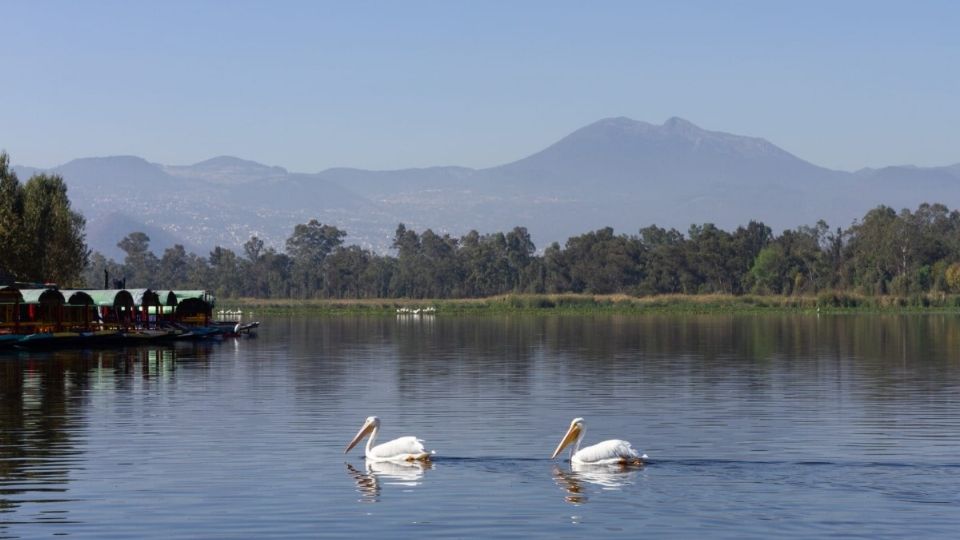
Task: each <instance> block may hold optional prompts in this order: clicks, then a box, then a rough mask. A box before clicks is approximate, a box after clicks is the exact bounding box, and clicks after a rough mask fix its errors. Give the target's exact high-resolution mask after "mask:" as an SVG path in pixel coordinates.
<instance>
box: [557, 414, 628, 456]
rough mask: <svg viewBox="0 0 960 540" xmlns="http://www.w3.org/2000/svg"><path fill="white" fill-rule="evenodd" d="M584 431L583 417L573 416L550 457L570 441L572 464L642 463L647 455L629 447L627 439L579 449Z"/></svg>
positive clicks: (612, 440)
mask: <svg viewBox="0 0 960 540" xmlns="http://www.w3.org/2000/svg"><path fill="white" fill-rule="evenodd" d="M584 433H586V428H585V427H584V423H583V418H574V419H573V421H572V422H570V428H569V429H567V433H566V435H564V436H563V439H561V440H560V444H558V445H557V449H556V450H554V451H553V455H552V456H550V459H553V458H555V457H557V454H559V453H560V452H562V451H563V449H564V448H566V447H567V445H569V444H570V443H572V442H576V444H575V445H573V448H571V449H570V463H571V464H572V465H643V460H644V459H646V457H647V455H646V454H644V455H642V456H641V455H640V454H639V453H638V452H637V451H636V450H634V449H633V448H631V447H630V443H629V442H627V441H621V440H620V439H610V440H609V441H603V442H600V443H597V444H595V445H593V446H588V447H586V448H584V449H582V450H581V449H580V441H581V440H582V439H583V434H584Z"/></svg>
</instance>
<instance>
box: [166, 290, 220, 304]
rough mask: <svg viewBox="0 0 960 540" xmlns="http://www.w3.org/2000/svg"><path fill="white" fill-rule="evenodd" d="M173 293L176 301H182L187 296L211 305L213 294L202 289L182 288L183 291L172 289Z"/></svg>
mask: <svg viewBox="0 0 960 540" xmlns="http://www.w3.org/2000/svg"><path fill="white" fill-rule="evenodd" d="M173 294H175V295H176V296H177V303H178V304H179V303H180V302H183V301H184V300H187V299H188V298H195V299H197V300H203V301H204V302H206V303H208V304H210V305H211V306H213V302H214V298H213V294H211V293H210V292H208V291H204V290H184V291H173Z"/></svg>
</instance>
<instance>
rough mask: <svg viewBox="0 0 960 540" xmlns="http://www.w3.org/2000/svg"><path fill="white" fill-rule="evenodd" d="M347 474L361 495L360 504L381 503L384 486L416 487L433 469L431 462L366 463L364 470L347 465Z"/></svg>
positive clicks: (368, 461)
mask: <svg viewBox="0 0 960 540" xmlns="http://www.w3.org/2000/svg"><path fill="white" fill-rule="evenodd" d="M345 465H346V466H347V472H349V473H350V476H351V477H353V481H354V482H355V483H356V485H357V491H358V492H359V493H360V499H358V501H359V502H379V501H380V492H381V491H382V490H383V487H382V485H387V486H405V487H416V486H419V485H420V484H421V483H423V482H422V479H423V476H424V473H425V471H427V470H428V469H432V468H433V464H432V463H431V462H429V461H401V462H396V461H370V460H367V461H366V465H365V467H364V470H360V469H357V468H356V467H354V466H353V465H351V464H349V463H346V464H345Z"/></svg>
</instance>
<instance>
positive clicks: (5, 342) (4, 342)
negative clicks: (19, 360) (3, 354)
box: [0, 334, 23, 349]
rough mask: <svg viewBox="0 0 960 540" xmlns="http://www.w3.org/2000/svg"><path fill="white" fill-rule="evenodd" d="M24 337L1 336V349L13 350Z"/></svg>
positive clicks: (16, 335) (14, 335)
mask: <svg viewBox="0 0 960 540" xmlns="http://www.w3.org/2000/svg"><path fill="white" fill-rule="evenodd" d="M22 337H23V336H22V335H20V334H0V349H12V348H13V346H14V345H16V344H17V342H18V341H20V338H22Z"/></svg>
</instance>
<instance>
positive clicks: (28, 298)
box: [20, 289, 64, 304]
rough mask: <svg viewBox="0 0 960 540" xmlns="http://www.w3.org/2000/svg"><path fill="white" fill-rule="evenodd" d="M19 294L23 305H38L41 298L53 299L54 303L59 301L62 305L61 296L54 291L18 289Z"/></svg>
mask: <svg viewBox="0 0 960 540" xmlns="http://www.w3.org/2000/svg"><path fill="white" fill-rule="evenodd" d="M20 294H21V295H23V303H24V304H39V303H40V299H41V298H43V297H46V298H47V299H50V298H53V300H54V302H56V301H57V300H58V299H59V302H58V303H60V304H62V303H64V298H63V294H61V293H60V291H58V290H56V289H20Z"/></svg>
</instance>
